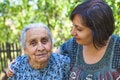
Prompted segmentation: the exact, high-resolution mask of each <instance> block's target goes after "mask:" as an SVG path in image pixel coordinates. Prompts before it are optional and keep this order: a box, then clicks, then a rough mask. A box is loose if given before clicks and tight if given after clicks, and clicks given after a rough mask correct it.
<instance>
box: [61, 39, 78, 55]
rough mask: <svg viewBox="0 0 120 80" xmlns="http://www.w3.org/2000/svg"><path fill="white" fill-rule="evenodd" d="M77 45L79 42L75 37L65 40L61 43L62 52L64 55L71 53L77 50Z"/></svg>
mask: <svg viewBox="0 0 120 80" xmlns="http://www.w3.org/2000/svg"><path fill="white" fill-rule="evenodd" d="M77 46H78V44H77V42H76V40H75V38H71V39H69V40H67V41H66V42H64V43H63V44H62V45H60V53H61V54H63V55H64V54H70V53H71V52H72V53H73V50H74V51H76V50H75V49H77Z"/></svg>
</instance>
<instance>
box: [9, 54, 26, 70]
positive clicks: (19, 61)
mask: <svg viewBox="0 0 120 80" xmlns="http://www.w3.org/2000/svg"><path fill="white" fill-rule="evenodd" d="M26 63H27V56H26V55H21V56H18V57H17V58H16V59H15V60H14V62H13V63H12V64H11V68H12V69H13V70H14V72H18V71H20V70H21V69H23V68H24V67H25V65H26ZM16 70H17V71H16Z"/></svg>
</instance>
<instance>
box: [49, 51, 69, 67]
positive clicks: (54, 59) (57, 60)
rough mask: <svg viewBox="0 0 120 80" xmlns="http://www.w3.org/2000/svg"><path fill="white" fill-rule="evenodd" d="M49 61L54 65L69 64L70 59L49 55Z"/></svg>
mask: <svg viewBox="0 0 120 80" xmlns="http://www.w3.org/2000/svg"><path fill="white" fill-rule="evenodd" d="M50 60H51V61H52V62H54V63H55V64H60V65H63V64H70V58H69V57H67V56H64V55H61V54H59V53H51V57H50Z"/></svg>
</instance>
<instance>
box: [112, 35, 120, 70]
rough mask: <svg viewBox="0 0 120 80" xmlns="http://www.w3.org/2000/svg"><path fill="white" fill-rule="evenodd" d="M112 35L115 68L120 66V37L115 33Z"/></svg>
mask: <svg viewBox="0 0 120 80" xmlns="http://www.w3.org/2000/svg"><path fill="white" fill-rule="evenodd" d="M112 37H113V39H114V46H113V47H114V49H113V59H112V63H113V64H112V65H113V68H120V37H119V36H115V35H113V36H112Z"/></svg>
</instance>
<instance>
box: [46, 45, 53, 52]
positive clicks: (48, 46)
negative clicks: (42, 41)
mask: <svg viewBox="0 0 120 80" xmlns="http://www.w3.org/2000/svg"><path fill="white" fill-rule="evenodd" d="M45 48H46V51H47V52H51V49H52V45H51V44H46V45H45Z"/></svg>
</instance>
